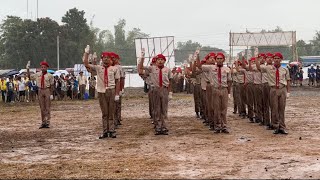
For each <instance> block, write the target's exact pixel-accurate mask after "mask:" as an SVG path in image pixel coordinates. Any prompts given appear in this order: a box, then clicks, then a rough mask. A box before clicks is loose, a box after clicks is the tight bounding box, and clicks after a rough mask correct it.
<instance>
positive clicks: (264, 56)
mask: <svg viewBox="0 0 320 180" xmlns="http://www.w3.org/2000/svg"><path fill="white" fill-rule="evenodd" d="M258 57H263V58H266V55H265V54H264V53H260V54H259V55H258Z"/></svg>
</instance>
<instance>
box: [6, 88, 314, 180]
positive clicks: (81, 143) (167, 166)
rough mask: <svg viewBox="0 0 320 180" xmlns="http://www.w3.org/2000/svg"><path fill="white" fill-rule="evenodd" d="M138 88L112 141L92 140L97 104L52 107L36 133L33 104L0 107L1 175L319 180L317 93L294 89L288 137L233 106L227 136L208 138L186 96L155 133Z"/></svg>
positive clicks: (179, 97)
mask: <svg viewBox="0 0 320 180" xmlns="http://www.w3.org/2000/svg"><path fill="white" fill-rule="evenodd" d="M302 90H303V91H302ZM141 91H142V90H140V89H131V90H128V91H127V94H128V95H127V96H126V99H125V100H124V101H123V102H124V107H123V121H122V123H123V125H122V126H121V127H120V128H119V129H118V131H117V134H118V136H117V138H116V139H105V140H99V139H98V136H99V135H100V133H101V115H100V109H99V105H98V102H97V101H96V100H90V101H67V102H53V107H52V128H50V129H41V130H39V129H38V126H39V123H40V120H39V116H40V114H39V108H38V105H37V104H30V103H24V104H13V105H12V104H10V105H3V104H1V105H0V113H1V118H0V152H1V154H0V177H1V178H122V179H123V178H166V179H168V178H196V179H199V178H295V179H297V178H304V179H305V178H318V179H319V178H320V135H319V132H320V118H319V115H320V112H319V110H320V109H319V106H320V95H319V89H316V90H315V89H310V88H304V89H301V88H295V89H294V91H293V92H292V96H293V97H292V98H290V99H289V100H288V101H287V110H286V122H287V126H288V130H289V133H290V134H289V135H287V136H285V135H273V134H272V131H267V130H265V129H264V127H261V126H258V125H257V124H251V123H248V120H243V119H240V118H239V117H238V116H237V115H234V114H232V108H231V106H232V104H231V102H230V104H229V109H228V123H229V126H230V127H231V131H232V132H231V134H228V135H226V134H213V132H212V131H209V130H208V127H206V126H204V125H203V123H202V121H200V120H198V119H196V118H194V112H193V100H192V96H191V95H186V94H176V95H174V100H173V101H171V102H170V105H169V122H168V127H169V130H170V131H169V135H168V136H155V135H153V133H154V132H153V125H152V124H151V123H150V122H151V121H150V120H149V119H148V115H147V114H148V111H147V109H148V108H147V107H148V104H147V96H146V95H144V94H143V93H142V92H141Z"/></svg>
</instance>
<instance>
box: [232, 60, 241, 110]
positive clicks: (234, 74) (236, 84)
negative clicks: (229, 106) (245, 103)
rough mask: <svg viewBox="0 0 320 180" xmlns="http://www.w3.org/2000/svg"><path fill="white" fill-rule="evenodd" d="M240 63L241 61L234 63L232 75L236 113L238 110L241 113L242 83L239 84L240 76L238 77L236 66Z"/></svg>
mask: <svg viewBox="0 0 320 180" xmlns="http://www.w3.org/2000/svg"><path fill="white" fill-rule="evenodd" d="M236 63H238V65H241V61H238V60H237V61H235V62H234V63H233V64H232V67H231V77H232V81H233V82H232V87H233V89H232V96H233V104H234V105H233V114H236V113H237V112H238V113H239V114H240V106H241V105H240V101H241V99H240V87H239V86H240V85H239V78H238V72H237V69H236V67H235V64H236Z"/></svg>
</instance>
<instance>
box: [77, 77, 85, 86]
mask: <svg viewBox="0 0 320 180" xmlns="http://www.w3.org/2000/svg"><path fill="white" fill-rule="evenodd" d="M78 83H79V85H87V78H86V77H85V76H83V75H82V76H80V75H79V76H78Z"/></svg>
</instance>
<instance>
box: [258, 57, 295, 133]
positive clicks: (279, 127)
mask: <svg viewBox="0 0 320 180" xmlns="http://www.w3.org/2000/svg"><path fill="white" fill-rule="evenodd" d="M273 60H274V66H260V62H259V61H258V62H257V63H256V65H257V68H258V69H261V71H262V72H266V73H267V74H268V76H269V81H268V84H269V86H270V87H271V89H270V103H271V104H272V105H271V108H272V110H271V113H272V114H271V116H272V119H273V120H274V122H273V125H272V126H273V127H274V128H275V131H274V134H279V133H280V134H288V132H287V131H286V125H285V117H284V113H285V107H286V99H287V98H288V97H289V96H290V73H289V71H288V69H286V68H283V67H281V61H282V60H283V56H282V54H281V53H278V52H277V53H274V57H273Z"/></svg>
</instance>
